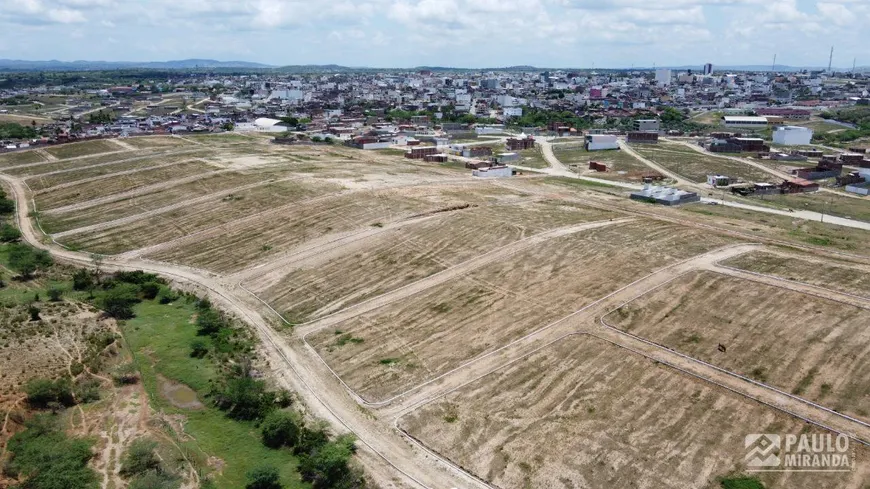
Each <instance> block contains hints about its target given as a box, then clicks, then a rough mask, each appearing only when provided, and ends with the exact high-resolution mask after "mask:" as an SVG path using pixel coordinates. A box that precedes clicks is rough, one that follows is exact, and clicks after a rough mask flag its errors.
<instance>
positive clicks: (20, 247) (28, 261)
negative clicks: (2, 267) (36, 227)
mask: <svg viewBox="0 0 870 489" xmlns="http://www.w3.org/2000/svg"><path fill="white" fill-rule="evenodd" d="M7 252H8V256H9V258H8V260H9V262H8V263H9V268H11V269H12V270H15V271H16V272H18V273H19V274H20V275H21V278H22V279H24V280H30V279H31V278H33V274H34V273H36V272H37V271H41V270H45V269H47V268H48V267H50V266H51V265H52V263H54V261H53V260H52V259H51V256H50V255H49V254H48V252H47V251H45V250H37V249H35V248H31V247H30V246H27V245H25V244H11V245H9V246H8V247H7Z"/></svg>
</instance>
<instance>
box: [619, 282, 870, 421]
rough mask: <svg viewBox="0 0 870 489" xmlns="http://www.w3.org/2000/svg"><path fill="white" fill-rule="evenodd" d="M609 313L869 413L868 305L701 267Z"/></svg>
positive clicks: (642, 331)
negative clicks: (848, 303) (858, 304)
mask: <svg viewBox="0 0 870 489" xmlns="http://www.w3.org/2000/svg"><path fill="white" fill-rule="evenodd" d="M606 320H607V321H608V322H609V323H611V324H613V325H614V326H615V327H619V328H621V329H625V330H628V331H630V332H631V333H633V334H636V335H639V336H642V337H644V338H647V339H649V340H651V341H654V342H656V343H659V344H662V345H665V346H667V347H669V348H673V349H675V350H678V351H681V352H683V353H685V354H687V355H690V356H692V357H694V358H698V359H700V360H703V361H706V362H709V363H713V364H715V365H718V366H720V367H722V368H725V369H728V370H731V371H734V372H737V373H740V374H742V375H745V376H748V377H754V378H756V379H758V380H762V381H765V382H768V383H770V384H772V385H774V386H777V387H779V388H781V389H783V390H786V391H789V392H793V393H795V394H799V395H802V396H804V397H806V398H809V399H811V400H813V401H816V402H819V403H822V404H824V405H826V406H830V407H832V408H833V409H836V410H838V411H840V412H847V413H850V414H852V415H856V416H860V417H864V418H865V419H867V418H868V416H870V396H868V395H867V392H870V364H868V363H867V362H865V361H864V359H865V357H866V348H867V344H870V330H868V329H867V324H870V311H867V310H865V309H860V308H858V307H854V306H851V305H847V304H842V303H838V302H834V301H830V300H826V299H821V298H818V297H814V296H809V295H806V294H801V293H798V292H793V291H790V290H786V289H781V288H778V287H773V286H769V285H764V284H760V283H757V282H751V281H747V280H742V279H738V278H734V277H730V276H727V275H722V274H717V273H714V272H698V273H693V274H689V275H687V276H685V277H683V278H681V279H679V280H677V281H675V282H673V283H672V284H670V285H669V286H666V287H663V288H661V289H658V290H656V291H654V292H651V293H649V294H647V295H645V296H643V297H641V298H639V299H637V300H635V301H634V302H631V303H629V304H627V305H626V306H623V307H622V308H621V309H619V310H617V311H615V312H613V313H612V314H611V315H609V316H608V317H607V318H606ZM718 344H722V345H725V346H726V347H727V349H728V351H727V353H722V352H720V351H719V350H718V349H717V346H718Z"/></svg>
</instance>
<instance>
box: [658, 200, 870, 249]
mask: <svg viewBox="0 0 870 489" xmlns="http://www.w3.org/2000/svg"><path fill="white" fill-rule="evenodd" d="M658 211H659V212H661V213H667V214H669V215H673V216H675V217H683V218H691V219H692V220H694V221H697V222H703V223H708V224H709V223H710V218H715V224H716V225H717V226H720V227H724V228H726V229H727V228H730V229H733V230H735V231H739V232H741V233H745V234H750V235H756V236H762V237H766V238H772V239H778V240H785V241H789V242H798V243H801V244H808V245H812V246H821V247H824V248H826V249H830V250H832V251H845V252H849V253H857V254H864V255H867V254H870V232H868V231H864V230H861V229H855V228H847V227H843V226H831V225H828V224H823V223H820V222H818V221H808V220H805V219H799V218H794V217H789V216H779V215H772V214H762V213H759V212H754V211H750V210H745V209H737V208H734V207H725V206H722V205H687V206H683V207H682V208H680V209H658Z"/></svg>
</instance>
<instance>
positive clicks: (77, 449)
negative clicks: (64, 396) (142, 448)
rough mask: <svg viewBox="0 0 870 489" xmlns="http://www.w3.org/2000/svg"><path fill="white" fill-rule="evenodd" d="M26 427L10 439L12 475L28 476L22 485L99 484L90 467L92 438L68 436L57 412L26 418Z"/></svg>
mask: <svg viewBox="0 0 870 489" xmlns="http://www.w3.org/2000/svg"><path fill="white" fill-rule="evenodd" d="M24 425H25V427H26V429H25V430H24V431H22V432H20V433H18V434H16V435H15V436H13V437H12V438H11V439H10V440H9V445H8V447H7V448H8V451H9V453H10V454H11V455H10V457H9V461H8V463H7V464H6V466H5V467H4V468H3V471H4V473H5V474H6V475H7V476H9V477H15V478H17V477H22V478H24V479H26V482H25V483H24V485H22V486H20V487H21V488H22V489H24V488H26V489H62V488H72V487H75V488H78V489H91V488H96V487H99V485H98V483H97V476H96V473H94V471H93V470H92V469H91V468H89V467H88V462H89V461H90V460H91V458H92V457H93V453H92V452H91V442H90V441H87V440H83V439H79V438H71V437H68V436H67V435H66V434H65V433H64V431H63V428H62V426H61V423H60V422H59V420H58V419H57V417H56V416H54V415H47V414H40V415H37V416H36V417H34V418H33V419H31V420H29V421H26V422H25V424H24Z"/></svg>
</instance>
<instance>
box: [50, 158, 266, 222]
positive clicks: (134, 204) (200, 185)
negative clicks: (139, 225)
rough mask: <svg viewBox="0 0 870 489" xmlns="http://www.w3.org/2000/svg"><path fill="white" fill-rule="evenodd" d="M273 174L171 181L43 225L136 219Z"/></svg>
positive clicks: (52, 218) (56, 216)
mask: <svg viewBox="0 0 870 489" xmlns="http://www.w3.org/2000/svg"><path fill="white" fill-rule="evenodd" d="M279 175H280V174H278V175H276V174H274V173H269V172H227V173H219V172H215V173H203V174H202V178H200V179H198V180H195V181H192V182H188V183H182V184H178V185H173V183H172V180H169V181H167V182H166V183H165V185H162V186H160V187H159V188H155V189H153V190H152V191H150V192H147V193H143V194H141V195H137V196H135V197H130V198H124V199H119V200H116V201H113V202H108V203H105V204H100V205H96V206H93V207H88V208H86V209H81V210H74V211H69V212H63V213H58V214H44V215H43V217H42V219H41V220H40V222H41V223H42V226H43V229H45V230H46V232H48V233H57V232H61V231H68V230H71V229H76V228H80V227H83V226H89V225H92V224H97V223H101V222H106V221H111V220H115V219H122V218H125V217H131V216H135V215H137V214H140V213H142V212H148V211H152V210H156V209H160V208H163V207H166V206H170V205H175V204H178V203H181V202H184V201H188V200H191V199H195V198H199V197H203V196H206V195H209V194H213V193H216V192H221V191H225V190H228V189H232V188H235V187H241V186H244V185H248V184H253V183H256V182H262V183H266V182H267V181H269V180H270V178H269V177H271V176H275V177H277V176H279Z"/></svg>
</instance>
